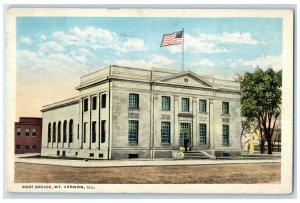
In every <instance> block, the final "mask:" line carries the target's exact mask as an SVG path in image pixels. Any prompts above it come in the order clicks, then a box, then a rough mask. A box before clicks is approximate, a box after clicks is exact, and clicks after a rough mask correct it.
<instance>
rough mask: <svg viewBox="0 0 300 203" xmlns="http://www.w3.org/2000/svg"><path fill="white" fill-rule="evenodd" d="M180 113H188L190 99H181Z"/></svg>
mask: <svg viewBox="0 0 300 203" xmlns="http://www.w3.org/2000/svg"><path fill="white" fill-rule="evenodd" d="M181 111H183V112H189V111H190V99H189V98H182V99H181Z"/></svg>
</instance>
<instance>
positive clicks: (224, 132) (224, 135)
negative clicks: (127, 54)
mask: <svg viewBox="0 0 300 203" xmlns="http://www.w3.org/2000/svg"><path fill="white" fill-rule="evenodd" d="M222 143H223V146H228V145H229V125H223V130H222Z"/></svg>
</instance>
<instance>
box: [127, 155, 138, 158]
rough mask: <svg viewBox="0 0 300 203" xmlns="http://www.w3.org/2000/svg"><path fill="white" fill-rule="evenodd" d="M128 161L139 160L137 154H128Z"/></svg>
mask: <svg viewBox="0 0 300 203" xmlns="http://www.w3.org/2000/svg"><path fill="white" fill-rule="evenodd" d="M128 158H129V159H137V158H139V154H128Z"/></svg>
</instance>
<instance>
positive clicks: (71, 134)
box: [69, 119, 74, 143]
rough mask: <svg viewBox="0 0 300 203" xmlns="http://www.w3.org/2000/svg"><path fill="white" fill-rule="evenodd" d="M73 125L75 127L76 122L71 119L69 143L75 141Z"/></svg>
mask: <svg viewBox="0 0 300 203" xmlns="http://www.w3.org/2000/svg"><path fill="white" fill-rule="evenodd" d="M73 127H74V123H73V120H72V119H71V120H70V122H69V143H73V132H74V130H73Z"/></svg>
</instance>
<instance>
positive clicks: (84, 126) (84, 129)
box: [83, 123, 87, 143]
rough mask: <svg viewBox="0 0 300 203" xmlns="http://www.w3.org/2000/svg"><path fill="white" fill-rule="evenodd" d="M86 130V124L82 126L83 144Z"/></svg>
mask: <svg viewBox="0 0 300 203" xmlns="http://www.w3.org/2000/svg"><path fill="white" fill-rule="evenodd" d="M86 128H87V123H84V125H83V143H86Z"/></svg>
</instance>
